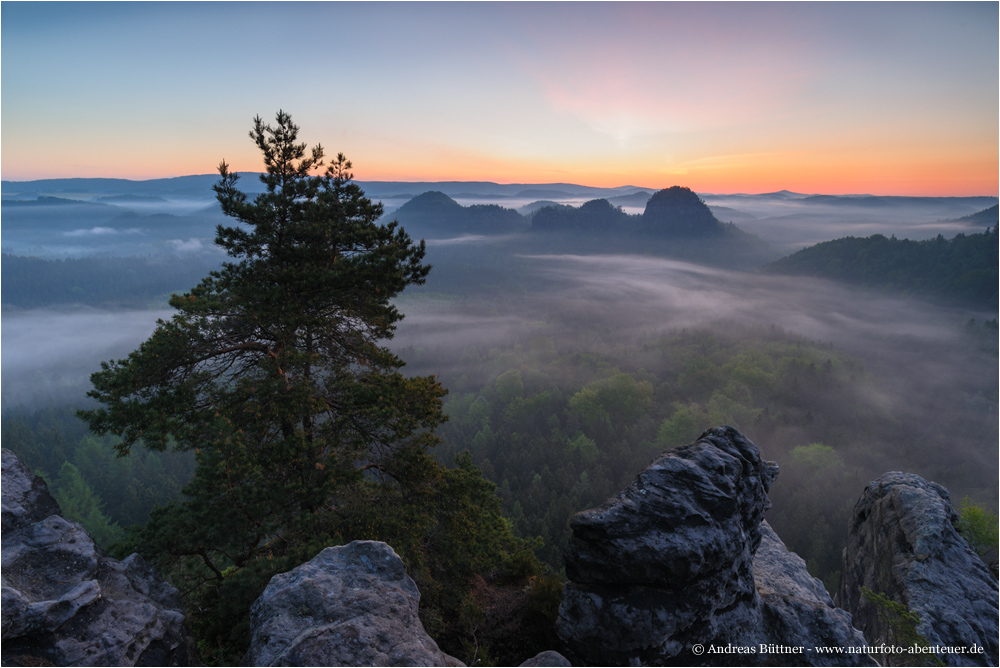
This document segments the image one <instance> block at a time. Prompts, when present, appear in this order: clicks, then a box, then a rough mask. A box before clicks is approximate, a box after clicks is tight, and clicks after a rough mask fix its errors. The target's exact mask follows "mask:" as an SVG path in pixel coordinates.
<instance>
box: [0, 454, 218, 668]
mask: <svg viewBox="0 0 1000 668" xmlns="http://www.w3.org/2000/svg"><path fill="white" fill-rule="evenodd" d="M2 496H3V557H2V567H3V571H2V580H3V593H2V597H3V601H2V608H3V613H2V615H3V649H2V654H3V664H4V665H76V666H136V665H161V666H184V665H197V664H199V663H200V660H199V659H198V656H197V652H196V650H195V649H194V641H193V640H192V639H191V638H190V636H188V634H187V633H186V631H185V629H184V617H183V615H182V614H181V604H180V597H179V596H178V593H177V590H176V589H174V588H173V587H171V586H170V585H169V584H167V583H166V582H164V581H163V580H162V579H160V578H159V577H157V576H156V575H155V574H154V573H153V571H152V569H150V567H149V566H148V565H147V564H146V563H145V562H144V561H143V560H142V558H141V557H139V555H137V554H133V555H132V556H130V557H128V558H127V559H125V560H124V561H117V560H116V559H111V558H110V557H108V556H107V555H106V554H104V552H103V551H102V550H101V549H100V548H99V547H98V546H97V545H95V544H94V541H93V540H91V538H90V536H89V535H88V534H87V532H86V531H85V530H84V529H83V527H81V526H80V525H79V524H76V523H75V522H69V521H67V520H65V519H63V518H62V517H60V516H59V515H58V512H59V507H58V505H57V504H56V502H55V501H54V500H53V499H52V497H51V496H50V495H49V493H48V490H47V488H46V486H45V483H44V482H43V481H42V480H41V479H40V478H38V477H37V476H35V475H34V474H32V473H31V472H30V471H28V469H27V468H25V467H24V465H23V464H22V463H21V462H20V461H19V460H18V459H17V457H16V456H15V455H14V454H13V453H12V452H10V451H9V450H3V479H2ZM42 662H44V663H42Z"/></svg>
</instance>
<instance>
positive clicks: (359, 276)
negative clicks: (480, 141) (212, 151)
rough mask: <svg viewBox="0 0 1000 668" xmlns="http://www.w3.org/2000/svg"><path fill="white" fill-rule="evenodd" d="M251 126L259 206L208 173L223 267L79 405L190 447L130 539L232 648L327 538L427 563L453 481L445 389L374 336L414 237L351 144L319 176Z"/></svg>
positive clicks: (317, 153)
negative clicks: (176, 481) (173, 490)
mask: <svg viewBox="0 0 1000 668" xmlns="http://www.w3.org/2000/svg"><path fill="white" fill-rule="evenodd" d="M250 136H251V138H252V139H253V140H254V141H255V143H256V144H257V146H258V148H259V149H260V150H261V152H262V154H263V157H264V164H265V167H266V173H264V174H262V175H261V177H260V178H261V180H262V182H263V183H264V185H265V192H263V193H261V194H260V195H258V196H256V197H255V198H254V199H252V200H251V199H250V198H249V197H248V196H247V195H246V194H245V193H243V192H241V191H240V190H239V189H238V188H237V181H238V176H237V175H236V174H235V173H233V172H231V171H230V169H229V167H228V165H226V163H225V162H223V163H222V164H221V165H220V167H219V173H220V175H221V180H220V181H219V183H218V185H216V186H215V191H216V194H217V197H218V201H219V203H220V204H221V206H222V210H223V212H224V213H225V214H226V215H228V216H231V217H233V218H234V219H235V220H236V222H237V225H234V226H231V227H225V226H219V228H218V231H217V236H216V243H217V244H218V245H219V246H221V247H222V248H224V249H225V250H226V252H227V253H228V254H229V256H230V258H231V260H230V261H229V262H226V263H225V264H223V266H222V268H221V269H220V270H218V271H214V272H212V273H211V274H210V275H209V276H208V277H206V278H205V279H204V280H202V281H201V283H200V284H199V285H198V286H197V287H195V288H194V289H192V290H191V291H190V292H188V293H186V294H183V295H175V296H174V297H173V298H172V299H171V302H170V303H171V305H172V306H173V307H174V308H175V309H177V313H176V314H175V315H174V316H173V317H172V318H171V319H170V320H169V321H162V320H161V321H158V323H157V327H156V330H155V331H154V333H153V334H152V336H151V337H150V338H149V339H148V340H147V341H146V342H145V343H143V344H142V345H141V346H140V347H139V348H138V349H137V350H136V351H134V352H133V353H131V354H130V355H129V356H128V358H127V359H124V360H118V361H115V362H111V363H107V362H106V363H102V365H101V370H100V371H99V372H97V373H95V374H94V375H93V376H92V382H93V385H94V389H93V390H92V391H91V392H90V393H89V395H90V396H92V397H94V398H95V399H97V400H98V401H99V402H100V403H101V404H103V406H102V407H100V408H96V409H94V410H89V411H82V412H81V416H82V417H84V418H85V419H86V420H87V421H88V422H89V424H90V427H91V429H92V430H93V431H95V432H97V433H100V434H104V433H113V434H116V435H118V436H119V437H120V438H121V443H120V445H119V446H117V447H118V450H119V453H120V454H122V455H125V454H127V453H128V452H129V450H130V449H131V448H132V446H133V445H135V444H136V443H137V442H139V441H140V440H141V441H142V442H143V443H145V445H146V446H147V447H150V448H153V449H156V450H163V449H166V448H173V449H177V450H194V451H195V452H196V453H197V462H198V464H197V468H196V471H195V476H194V479H193V480H192V482H191V483H190V484H189V485H188V486H187V488H186V489H185V494H186V495H187V500H186V501H185V502H184V503H183V504H180V505H173V506H169V507H167V508H161V509H158V510H156V511H154V513H153V514H152V518H151V522H150V524H149V525H147V527H146V529H145V530H144V531H143V532H142V534H141V536H139V537H138V538H137V539H136V540H137V547H139V548H140V549H141V550H142V551H143V552H144V553H146V554H147V555H149V556H150V557H151V558H153V559H155V560H157V561H158V562H159V563H160V564H161V566H163V567H165V568H169V569H170V570H171V572H172V574H173V577H174V579H175V582H176V583H177V584H178V585H180V586H181V588H182V589H185V590H187V591H189V592H194V594H193V595H194V596H196V597H198V603H197V605H198V608H199V609H200V610H202V611H204V615H203V618H202V620H201V621H200V622H199V620H198V619H197V615H196V616H195V617H196V618H195V619H193V620H192V622H193V623H194V624H195V626H197V625H198V624H202V628H201V629H200V630H201V633H202V635H203V636H209V637H210V638H218V642H219V644H220V647H221V649H219V651H220V652H221V653H222V654H223V655H226V656H228V657H229V658H232V657H233V656H234V653H235V652H237V651H239V650H238V645H239V643H240V642H242V640H241V638H245V628H244V629H242V630H240V629H239V628H236V627H239V625H240V624H242V623H243V621H245V615H246V609H247V608H248V607H249V603H250V602H252V600H253V599H254V598H256V595H257V594H259V593H260V590H261V589H263V586H264V584H266V582H267V579H268V578H270V576H271V575H272V574H273V573H275V572H280V571H281V570H287V569H288V568H291V567H293V566H295V565H297V563H301V561H303V560H305V559H308V558H311V557H312V556H314V555H315V553H316V552H317V551H318V550H319V549H321V548H322V547H325V546H327V545H331V544H336V543H337V542H339V541H343V540H349V539H353V538H378V539H383V540H389V539H391V541H390V544H392V545H393V547H394V548H395V549H397V551H399V552H400V553H401V554H403V555H404V558H407V559H408V564H409V565H410V567H411V569H414V570H419V569H420V568H422V567H423V566H422V564H421V559H422V558H423V556H422V554H423V546H424V544H425V543H426V542H427V539H426V538H425V537H424V534H427V533H428V532H430V530H431V528H432V527H433V526H434V524H435V512H438V513H439V514H440V512H439V511H440V509H441V508H442V507H444V506H447V499H446V498H444V496H443V494H444V493H445V492H446V491H447V485H445V483H446V482H447V481H448V480H451V479H452V478H453V476H449V475H446V472H445V471H444V470H443V469H442V468H441V467H440V466H439V465H438V464H437V463H436V462H434V461H433V460H432V459H431V458H430V456H429V455H428V453H427V449H428V448H429V447H431V446H433V445H434V444H436V443H437V437H436V436H435V435H434V429H435V428H436V427H437V426H438V425H439V424H440V423H441V422H442V421H443V420H444V418H443V415H442V412H441V398H442V396H443V395H444V393H445V391H444V389H443V388H442V387H441V385H440V384H439V383H438V382H437V381H436V380H435V379H434V378H433V377H417V378H408V377H405V376H404V375H403V374H402V373H401V372H400V369H401V367H402V366H403V362H402V360H400V359H399V358H398V357H397V356H396V355H394V354H393V353H392V352H391V351H390V350H389V349H388V348H386V347H384V346H383V345H382V344H381V342H382V341H383V340H385V339H388V338H390V337H391V336H392V334H393V331H394V329H395V325H396V323H397V322H398V321H399V320H400V318H401V317H402V316H401V314H400V313H399V312H398V311H397V309H396V308H395V307H394V306H393V305H392V303H391V302H390V300H391V299H392V298H393V297H394V296H395V295H397V294H399V292H400V291H402V290H403V289H404V288H405V287H406V286H407V285H412V284H419V283H422V282H423V281H424V279H425V277H426V275H427V273H428V271H429V269H430V267H429V266H427V265H425V264H422V260H423V258H424V252H425V249H424V244H423V242H420V243H419V244H417V243H414V242H413V241H412V240H411V239H410V237H409V236H408V235H407V234H406V233H405V232H404V231H403V230H402V229H399V228H398V227H397V225H396V223H389V224H386V225H382V224H380V223H379V222H378V219H379V217H380V216H381V215H382V207H381V205H380V204H374V203H372V202H371V201H370V200H369V199H367V198H366V197H365V196H364V194H363V193H362V191H361V189H360V188H359V187H358V186H357V185H356V184H354V183H352V182H351V180H352V175H351V173H350V169H351V163H350V162H349V161H348V160H347V159H346V158H345V157H344V156H343V155H338V156H337V157H336V159H335V160H333V161H332V163H331V164H330V165H329V166H327V167H326V170H325V172H323V173H322V174H321V175H315V174H314V172H316V171H317V170H318V169H319V168H320V167H321V166H323V157H324V155H323V149H322V147H320V146H316V147H315V148H313V149H312V150H311V151H310V152H309V153H308V154H307V151H306V145H305V144H304V143H298V142H297V137H298V127H297V126H296V125H295V124H294V123H292V119H291V117H290V116H289V115H288V114H285V113H283V112H278V114H277V117H276V125H275V126H274V127H272V126H271V125H269V124H265V123H264V122H263V121H262V120H261V119H260V118H256V119H255V120H254V125H253V129H252V130H251V132H250ZM477 475H478V472H477ZM438 487H440V488H441V490H443V491H439V490H437V488H438ZM435 504H437V506H438V507H439V508H438V511H435V510H434V506H435ZM473 515H474V513H473ZM442 517H443V515H442ZM496 519H497V520H498V521H499V519H500V518H499V516H497V518H496ZM472 521H475V519H474V517H473V518H472ZM498 530H499V531H500V533H501V534H502V535H505V536H507V537H508V538H509V531H506V530H505V527H504V526H500V527H499V528H498ZM421 532H423V533H421ZM418 581H419V578H418ZM234 620H243V621H241V622H236V621H234ZM234 628H235V631H233V629H234ZM226 634H231V635H233V636H234V637H235V636H239V637H236V638H235V639H233V638H232V637H223V636H224V635H226ZM203 649H207V650H208V651H209V654H211V651H212V650H211V649H210V648H203ZM227 653H228V654H227ZM224 658H225V657H223V656H222V655H220V656H219V660H224Z"/></svg>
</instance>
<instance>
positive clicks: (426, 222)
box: [390, 191, 528, 237]
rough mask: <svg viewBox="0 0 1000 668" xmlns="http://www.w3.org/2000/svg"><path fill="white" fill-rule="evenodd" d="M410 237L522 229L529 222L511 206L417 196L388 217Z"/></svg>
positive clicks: (430, 194) (440, 195)
mask: <svg viewBox="0 0 1000 668" xmlns="http://www.w3.org/2000/svg"><path fill="white" fill-rule="evenodd" d="M390 217H392V218H395V219H396V220H398V221H399V222H400V223H401V224H402V225H403V227H404V228H406V230H407V231H408V232H409V233H410V235H411V236H414V237H419V236H432V237H433V236H442V235H444V236H458V235H463V234H508V233H511V232H516V231H518V230H523V229H524V228H526V227H527V226H528V221H527V220H526V219H525V218H524V216H522V215H521V214H519V213H518V212H517V211H514V210H513V209H507V208H504V207H501V206H498V205H496V204H474V205H472V206H462V205H461V204H459V203H458V202H456V201H455V200H453V199H452V198H450V197H448V196H447V195H445V194H444V193H442V192H437V191H431V192H426V193H423V194H422V195H417V196H416V197H414V198H413V199H411V200H410V201H409V202H407V203H406V204H404V205H403V206H401V207H399V208H398V209H396V211H394V212H393V213H392V215H391V216H390Z"/></svg>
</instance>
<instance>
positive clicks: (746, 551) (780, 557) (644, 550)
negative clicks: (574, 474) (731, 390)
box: [557, 427, 871, 665]
mask: <svg viewBox="0 0 1000 668" xmlns="http://www.w3.org/2000/svg"><path fill="white" fill-rule="evenodd" d="M777 472H778V467H777V466H776V465H775V464H774V463H772V462H767V461H764V460H762V459H761V457H760V452H759V450H758V449H757V446H756V445H754V444H753V443H752V442H750V441H749V440H747V439H746V438H745V437H744V436H743V435H742V434H740V433H739V432H738V431H737V430H735V429H733V428H732V427H720V428H716V429H710V430H708V431H706V432H705V433H703V434H702V435H701V437H700V438H699V439H698V441H697V442H696V443H694V444H692V445H688V446H685V447H683V448H678V449H676V450H673V451H670V452H667V453H665V454H663V455H661V456H660V457H658V458H657V459H655V460H654V461H653V462H652V463H651V464H650V465H649V466H648V467H647V468H646V469H645V470H643V471H642V472H641V473H640V474H639V475H638V476H637V477H636V479H635V481H634V482H633V483H632V485H631V486H630V487H628V488H627V489H625V490H624V491H622V492H621V493H620V494H619V495H618V496H616V497H613V498H611V499H609V500H608V501H606V502H605V503H604V504H603V505H601V506H599V507H597V508H593V509H591V510H587V511H584V512H582V513H578V514H577V515H575V516H574V517H573V518H572V520H571V521H570V526H571V528H572V530H573V537H572V540H571V542H570V544H569V546H568V547H567V549H566V552H565V558H566V574H567V576H568V578H569V580H570V582H568V583H567V584H566V586H565V588H564V592H563V602H562V605H561V606H560V609H559V619H558V622H557V631H558V633H559V636H560V638H562V640H563V641H564V642H565V644H566V648H567V650H568V655H569V658H570V659H571V660H574V662H586V663H588V664H591V665H601V664H605V665H635V664H643V665H668V664H675V663H681V664H683V663H687V664H689V665H694V664H697V663H701V662H705V663H707V664H710V665H767V664H775V663H778V664H786V665H788V664H801V665H860V664H867V665H871V661H870V659H869V658H868V657H867V656H866V655H865V654H863V653H850V654H848V653H845V654H843V655H838V656H836V657H835V658H833V659H830V658H828V655H825V654H818V653H816V652H815V651H814V650H813V648H814V647H815V646H818V645H827V643H830V644H831V645H836V646H839V647H860V646H862V645H863V644H864V638H863V637H862V636H861V634H860V633H859V632H858V631H857V630H855V629H854V628H853V627H852V626H851V623H850V617H849V615H847V614H846V613H845V612H844V611H842V610H836V609H835V608H834V607H833V602H832V601H831V600H830V597H829V595H828V594H826V592H825V591H824V590H823V588H822V585H821V584H820V583H819V582H818V581H817V580H815V579H813V578H811V577H810V576H809V575H808V573H807V572H806V570H805V564H804V563H803V562H802V560H801V559H800V558H798V557H797V556H795V555H793V554H791V553H789V552H788V551H787V550H786V549H785V547H784V545H783V544H781V541H780V540H779V539H778V538H777V536H775V535H774V533H773V532H772V531H771V530H770V527H768V526H767V525H765V524H762V519H763V515H764V511H765V510H766V509H767V508H768V507H769V506H770V501H769V500H768V497H767V491H768V489H769V488H770V485H771V482H772V481H773V480H774V478H775V476H776V475H777ZM755 552H759V553H760V557H759V559H755ZM757 570H759V571H760V573H759V574H758V573H757V572H756V571H757ZM727 648H729V649H732V648H745V649H747V650H748V651H747V652H746V653H740V654H736V653H728V652H727ZM702 650H704V654H701V653H700V651H702ZM749 650H752V652H750V651H749ZM807 650H809V652H808V653H806V652H807ZM724 652H725V653H724Z"/></svg>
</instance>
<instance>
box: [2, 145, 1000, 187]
mask: <svg viewBox="0 0 1000 668" xmlns="http://www.w3.org/2000/svg"><path fill="white" fill-rule="evenodd" d="M348 157H349V158H351V159H352V161H353V163H354V169H353V172H354V176H355V179H356V180H358V181H362V182H364V181H401V182H435V181H490V182H494V183H501V184H511V183H517V184H546V183H574V184H578V185H585V186H592V187H599V188H612V187H618V186H626V185H633V186H637V187H643V188H666V187H670V186H672V185H684V186H687V187H690V188H691V189H693V190H695V191H697V192H703V193H720V194H721V193H764V192H775V191H778V190H790V191H793V192H800V193H817V194H828V195H847V194H871V195H899V196H923V197H961V196H994V197H995V196H997V195H998V191H1000V168H998V163H997V160H996V158H995V157H993V158H991V157H990V156H988V155H983V156H978V159H974V160H970V159H969V158H968V157H967V156H961V157H960V156H957V155H952V156H942V157H941V158H940V159H939V160H937V161H932V160H927V159H924V160H914V161H911V162H909V163H905V162H903V161H901V160H898V159H897V160H894V159H890V158H888V157H886V156H881V157H871V158H869V159H867V160H857V159H856V158H855V157H854V156H851V155H839V156H838V155H830V154H829V153H822V154H820V153H816V154H809V153H802V154H798V155H795V154H792V155H789V154H757V155H746V156H720V157H717V158H712V159H705V160H695V161H691V162H689V163H681V164H676V165H670V166H657V165H654V164H639V163H642V162H644V161H638V160H637V161H635V163H637V164H634V165H629V164H625V163H627V162H628V161H623V162H622V163H621V164H617V163H615V162H613V161H608V162H604V163H601V164H600V165H599V166H591V165H590V164H587V163H576V164H569V165H562V164H558V163H556V162H554V161H551V162H550V161H542V160H535V161H521V162H515V161H512V160H504V159H501V158H497V157H493V156H486V155H482V154H480V155H475V154H471V153H468V154H457V153H456V154H451V155H448V156H443V158H444V159H439V160H436V161H430V160H425V161H422V162H420V163H419V164H417V165H415V164H413V163H411V162H410V161H409V160H400V161H396V162H394V161H392V160H377V159H376V160H370V161H369V160H365V158H364V157H363V156H362V157H360V158H359V157H356V156H352V155H351V154H348ZM221 159H222V158H219V159H216V160H215V161H212V160H208V159H201V158H198V157H191V156H185V158H184V159H183V160H178V161H176V162H170V161H162V162H158V163H157V164H156V165H148V166H147V165H139V164H136V163H133V165H134V167H133V169H131V170H129V171H124V170H121V169H117V168H114V167H111V166H110V165H102V164H94V165H86V166H82V165H77V166H73V168H71V169H67V170H66V172H64V173H60V174H53V173H51V169H52V165H51V164H44V165H41V164H40V165H39V166H38V168H36V169H32V167H31V166H26V167H24V168H22V169H19V170H18V174H16V175H7V174H4V176H3V178H4V180H5V181H33V180H42V179H64V178H123V179H129V180H137V181H141V180H148V179H161V178H175V177H179V176H188V175H195V174H215V173H216V167H217V166H218V164H219V162H220V161H221ZM226 161H227V163H228V164H229V166H230V170H231V171H235V172H238V173H240V172H257V171H260V170H261V169H262V166H261V165H260V162H259V157H258V156H256V155H254V154H253V152H252V151H247V153H246V154H244V155H239V156H233V159H229V158H227V159H226Z"/></svg>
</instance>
